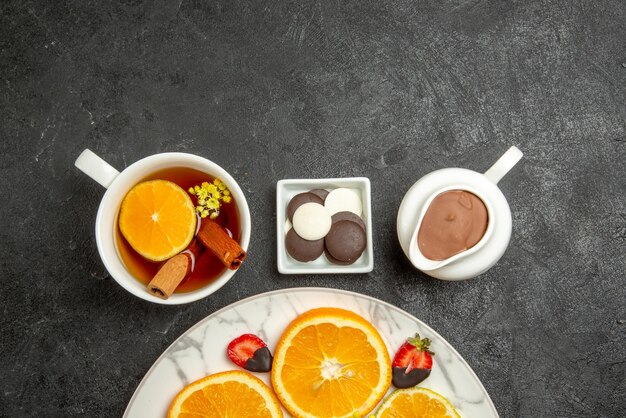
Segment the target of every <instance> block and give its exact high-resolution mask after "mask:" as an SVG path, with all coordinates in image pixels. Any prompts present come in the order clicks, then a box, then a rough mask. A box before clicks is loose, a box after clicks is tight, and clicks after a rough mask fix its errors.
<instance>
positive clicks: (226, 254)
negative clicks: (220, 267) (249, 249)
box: [196, 218, 247, 270]
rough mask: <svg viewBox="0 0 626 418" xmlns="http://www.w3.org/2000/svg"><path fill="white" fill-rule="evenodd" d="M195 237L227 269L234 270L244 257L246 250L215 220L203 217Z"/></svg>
mask: <svg viewBox="0 0 626 418" xmlns="http://www.w3.org/2000/svg"><path fill="white" fill-rule="evenodd" d="M196 238H197V239H198V241H199V242H200V244H202V246H204V247H205V248H206V249H208V250H210V251H211V252H212V253H213V254H215V256H216V257H217V258H219V260H220V261H221V262H222V263H223V264H224V265H225V266H226V267H228V268H229V269H231V270H236V269H238V268H239V266H240V265H241V263H242V262H243V260H244V259H245V258H246V255H247V254H246V252H245V251H244V249H243V248H241V246H240V245H239V243H238V242H237V241H235V240H234V239H232V238H231V237H230V235H228V233H227V232H226V231H225V230H224V228H222V227H221V226H220V225H219V224H218V223H217V222H215V221H213V220H211V219H208V218H205V219H203V220H202V223H201V224H200V229H199V230H198V235H196Z"/></svg>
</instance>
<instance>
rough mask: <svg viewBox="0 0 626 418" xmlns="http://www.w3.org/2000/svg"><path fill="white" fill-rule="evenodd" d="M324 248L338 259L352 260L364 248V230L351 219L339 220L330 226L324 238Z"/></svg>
mask: <svg viewBox="0 0 626 418" xmlns="http://www.w3.org/2000/svg"><path fill="white" fill-rule="evenodd" d="M324 243H325V245H326V249H327V250H328V252H329V253H330V255H331V256H333V257H334V258H336V259H337V260H339V261H345V262H353V261H354V260H356V259H357V258H359V257H360V256H361V254H362V253H363V250H365V244H366V243H367V238H366V236H365V230H364V229H363V228H361V226H360V225H359V224H357V223H356V222H351V221H339V222H337V223H335V224H333V226H332V227H331V228H330V231H329V232H328V234H327V235H326V238H324Z"/></svg>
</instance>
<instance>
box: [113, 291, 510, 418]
mask: <svg viewBox="0 0 626 418" xmlns="http://www.w3.org/2000/svg"><path fill="white" fill-rule="evenodd" d="M323 306H333V307H338V308H344V309H350V310H352V311H354V312H356V313H358V314H360V315H362V316H363V317H365V318H366V319H368V320H369V321H371V322H372V323H373V324H374V326H375V327H376V328H377V329H378V330H379V332H380V333H381V335H382V337H383V339H384V340H385V343H386V344H387V348H388V349H389V353H390V356H393V354H394V352H395V350H396V349H397V348H398V347H399V346H400V345H401V344H402V342H403V341H404V340H405V339H406V338H407V337H408V336H411V335H413V334H415V333H416V332H419V333H420V335H422V336H426V337H429V338H431V339H432V341H433V342H432V350H433V351H434V352H435V353H436V355H435V357H434V365H433V370H432V373H431V375H430V377H429V378H428V379H426V380H425V381H424V382H422V383H421V384H420V386H424V387H427V388H430V389H432V390H435V391H437V392H439V393H441V394H442V395H444V396H445V397H447V398H448V399H449V400H450V402H451V403H452V404H453V405H454V407H455V408H457V410H458V411H459V413H460V414H461V415H462V416H463V417H480V418H489V417H498V413H497V412H496V409H495V407H494V405H493V403H492V402H491V399H490V398H489V395H488V394H487V391H486V390H485V388H484V387H483V385H482V384H481V383H480V381H479V380H478V377H476V375H475V374H474V372H473V371H472V369H471V368H470V367H469V366H468V365H467V363H466V362H465V360H463V358H462V357H461V356H460V355H459V353H457V352H456V350H455V349H454V348H452V346H451V345H450V344H448V342H447V341H446V340H444V339H443V338H442V337H441V336H440V335H439V334H437V333H436V332H435V331H433V330H432V329H431V328H430V327H429V326H428V325H426V324H424V323H423V322H422V321H420V320H419V319H417V318H415V317H413V316H411V315H409V314H408V313H406V312H404V311H402V310H401V309H399V308H396V307H395V306H392V305H390V304H388V303H386V302H383V301H380V300H378V299H374V298H372V297H369V296H365V295H360V294H358V293H353V292H348V291H344V290H337V289H325V288H296V289H284V290H278V291H274V292H269V293H263V294H261V295H257V296H253V297H251V298H248V299H244V300H241V301H239V302H236V303H234V304H232V305H230V306H227V307H225V308H223V309H220V310H219V311H217V312H215V313H213V314H211V315H209V316H207V317H206V318H204V319H203V320H202V321H200V322H198V323H197V324H196V325H194V326H193V327H191V329H189V330H188V331H187V332H185V333H184V334H183V335H181V336H180V338H178V339H177V340H176V341H175V342H174V343H173V344H172V345H171V346H170V347H169V348H168V349H167V350H165V352H164V353H163V354H162V355H161V357H159V358H158V359H157V361H156V362H155V363H154V364H153V365H152V367H151V368H150V370H148V373H146V375H145V376H144V378H143V380H142V381H141V383H140V384H139V386H138V387H137V390H136V391H135V394H134V395H133V397H132V398H131V400H130V402H129V404H128V406H127V408H126V412H125V413H124V417H126V418H145V417H165V416H166V413H167V409H168V407H169V404H170V402H171V400H172V399H173V398H174V396H175V395H176V394H177V393H178V392H179V391H180V390H181V389H182V388H183V387H184V386H185V385H186V384H188V383H190V382H193V381H194V380H197V379H200V378H201V377H204V376H206V375H208V374H212V373H216V372H220V371H225V370H232V369H237V366H235V365H234V364H232V363H231V362H230V360H229V359H228V357H227V356H226V347H227V345H228V343H229V342H230V341H231V340H232V339H233V338H235V337H237V336H239V335H241V334H244V333H248V332H252V333H255V334H257V335H259V336H260V337H261V338H262V339H263V340H265V341H266V342H267V344H268V346H269V347H270V348H271V349H273V347H274V346H275V345H276V343H277V342H278V339H279V338H280V335H281V333H282V332H283V330H284V329H285V327H286V326H287V324H288V323H289V322H290V321H291V320H293V319H294V318H295V317H296V316H298V315H299V314H301V313H302V312H305V311H307V310H309V309H313V308H319V307H323ZM256 375H257V376H258V377H260V378H261V379H263V380H264V381H265V382H266V383H268V384H269V373H257V374H256ZM285 416H289V415H288V414H285Z"/></svg>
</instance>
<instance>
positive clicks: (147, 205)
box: [118, 180, 196, 261]
mask: <svg viewBox="0 0 626 418" xmlns="http://www.w3.org/2000/svg"><path fill="white" fill-rule="evenodd" d="M118 222H119V227H120V231H121V232H122V235H123V236H124V238H126V241H128V243H129V244H130V246H131V247H133V249H134V250H135V251H137V253H139V254H140V255H142V256H143V257H145V258H147V259H148V260H152V261H163V260H167V259H168V258H171V257H173V256H174V255H176V254H178V253H179V252H181V251H182V250H184V249H185V248H186V247H187V245H189V243H190V242H191V240H192V239H193V236H194V234H195V232H196V212H195V208H194V206H193V203H192V202H191V198H190V197H189V195H188V194H187V192H186V191H185V190H183V189H182V188H181V187H179V186H178V185H177V184H176V183H172V182H171V181H167V180H150V181H144V182H142V183H139V184H137V185H136V186H134V187H133V188H132V189H130V191H129V192H128V193H127V194H126V196H125V197H124V200H123V201H122V206H121V208H120V216H119V221H118Z"/></svg>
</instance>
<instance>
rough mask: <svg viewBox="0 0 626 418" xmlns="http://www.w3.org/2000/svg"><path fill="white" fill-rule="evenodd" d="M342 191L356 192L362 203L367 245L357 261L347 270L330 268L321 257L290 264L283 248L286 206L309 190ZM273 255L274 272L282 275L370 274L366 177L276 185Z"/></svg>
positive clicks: (371, 252) (369, 206)
mask: <svg viewBox="0 0 626 418" xmlns="http://www.w3.org/2000/svg"><path fill="white" fill-rule="evenodd" d="M339 187H345V188H348V189H352V190H354V191H356V192H357V193H358V194H359V195H360V196H361V202H362V203H363V214H362V216H361V217H362V218H363V221H364V222H365V230H366V231H365V232H366V236H367V245H366V247H365V251H363V254H361V257H359V259H358V260H356V261H355V262H354V263H353V264H351V265H348V266H340V265H337V264H332V263H331V262H330V261H328V260H327V259H326V256H325V255H323V254H322V255H321V256H320V257H319V258H318V259H317V260H314V261H309V262H308V263H303V262H301V261H297V260H294V259H293V258H292V257H291V256H290V255H289V254H288V253H287V249H286V248H285V236H286V234H287V230H286V226H285V225H286V224H287V205H288V204H289V201H290V200H291V199H292V198H293V197H294V196H295V195H297V194H299V193H304V192H308V191H309V190H313V189H326V190H328V191H330V190H333V189H337V188H339ZM276 251H277V265H278V271H279V272H280V273H282V274H340V273H345V274H348V273H369V272H370V271H372V270H374V245H373V242H372V192H371V186H370V180H369V179H368V178H367V177H346V178H336V179H285V180H280V181H279V182H278V183H276Z"/></svg>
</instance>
